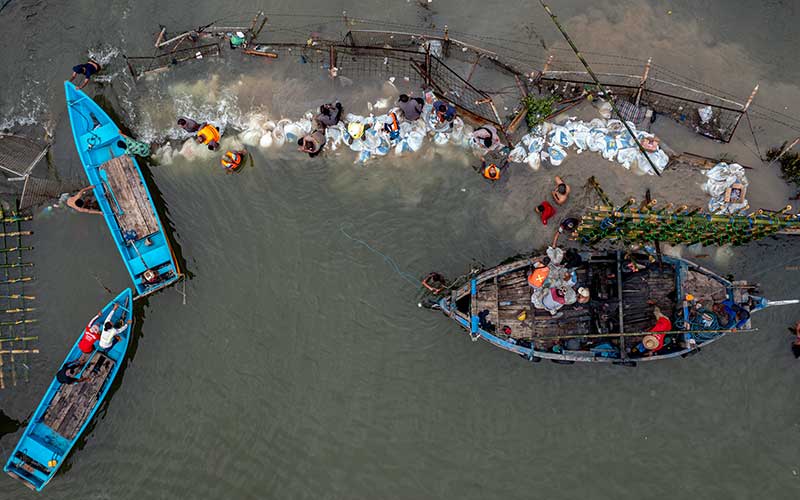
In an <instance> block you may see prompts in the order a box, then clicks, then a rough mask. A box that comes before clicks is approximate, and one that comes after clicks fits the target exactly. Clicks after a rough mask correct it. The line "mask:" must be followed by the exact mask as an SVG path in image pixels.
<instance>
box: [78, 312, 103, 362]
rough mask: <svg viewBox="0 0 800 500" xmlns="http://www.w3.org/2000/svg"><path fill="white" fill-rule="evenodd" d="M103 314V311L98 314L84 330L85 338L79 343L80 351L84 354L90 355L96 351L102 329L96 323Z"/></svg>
mask: <svg viewBox="0 0 800 500" xmlns="http://www.w3.org/2000/svg"><path fill="white" fill-rule="evenodd" d="M101 314H103V311H100V312H99V313H97V314H96V315H95V317H94V318H92V319H91V320H90V321H89V323H88V324H87V325H86V328H84V330H83V337H81V340H80V341H79V342H78V349H80V350H81V352H82V353H84V354H89V353H91V352H92V351H94V343H95V342H97V341H98V340H99V339H100V327H99V326H98V325H96V324H95V321H97V318H99V317H100V315H101Z"/></svg>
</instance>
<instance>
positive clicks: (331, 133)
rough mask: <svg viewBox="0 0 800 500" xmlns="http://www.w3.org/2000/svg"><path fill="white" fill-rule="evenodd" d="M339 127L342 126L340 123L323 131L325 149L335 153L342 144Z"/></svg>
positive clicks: (341, 133) (341, 132)
mask: <svg viewBox="0 0 800 500" xmlns="http://www.w3.org/2000/svg"><path fill="white" fill-rule="evenodd" d="M341 126H342V124H341V122H340V123H337V124H336V125H335V126H333V127H328V128H327V129H325V147H327V148H329V149H330V150H331V151H336V149H337V148H338V147H339V146H340V145H341V144H342V138H343V131H342V128H341Z"/></svg>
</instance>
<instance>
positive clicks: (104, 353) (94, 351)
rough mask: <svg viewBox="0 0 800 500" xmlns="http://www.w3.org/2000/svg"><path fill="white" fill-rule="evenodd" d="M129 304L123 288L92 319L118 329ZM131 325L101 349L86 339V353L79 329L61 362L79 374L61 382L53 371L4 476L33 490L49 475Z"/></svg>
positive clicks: (96, 397) (93, 402)
mask: <svg viewBox="0 0 800 500" xmlns="http://www.w3.org/2000/svg"><path fill="white" fill-rule="evenodd" d="M115 307H116V309H115ZM132 307H133V297H132V293H131V289H130V288H126V289H125V291H124V292H122V293H121V294H119V296H117V298H115V299H114V300H113V301H111V302H109V303H108V305H106V306H105V307H104V308H103V310H102V311H101V313H100V314H99V315H98V317H97V318H96V321H98V322H99V323H95V324H98V326H99V327H100V329H101V330H102V329H103V325H104V324H105V322H106V320H108V321H109V322H111V323H112V324H113V325H115V327H118V328H120V329H122V326H121V325H120V323H123V324H124V323H126V321H127V320H132V319H133V313H132ZM131 330H132V328H130V327H128V328H124V329H123V331H121V332H119V335H118V337H119V339H118V340H116V342H115V343H114V344H113V345H112V346H111V347H109V348H107V349H100V347H99V343H95V344H94V345H93V346H92V344H91V343H89V344H88V347H86V349H87V350H89V351H90V352H88V353H87V352H84V351H82V350H81V349H80V347H79V344H80V343H81V340H82V339H83V336H84V331H85V330H81V333H80V335H78V340H77V341H76V342H75V344H73V346H72V349H70V351H69V354H67V357H66V359H65V360H64V365H62V368H63V366H66V365H69V366H70V367H71V369H70V372H71V373H69V374H68V375H70V376H71V377H73V378H76V379H82V380H81V381H80V382H74V383H68V384H62V383H60V382H59V379H58V376H56V378H54V379H53V382H52V383H51V384H50V387H49V388H48V389H47V392H46V393H45V395H44V398H42V401H41V402H40V403H39V407H38V408H36V412H35V413H34V414H33V416H32V417H31V418H30V423H29V424H28V427H27V428H26V429H25V433H24V434H23V435H22V437H21V438H20V440H19V442H18V443H17V446H16V447H15V448H14V451H13V452H12V453H11V456H10V457H9V459H8V462H7V463H6V465H5V467H4V468H3V470H4V471H5V472H6V473H7V474H8V475H9V476H11V477H13V478H15V479H19V480H20V481H22V482H23V483H25V485H26V486H27V487H29V488H31V489H33V490H36V491H41V490H42V488H44V487H45V485H47V483H48V481H50V480H51V479H52V478H53V476H54V475H55V473H56V471H57V470H58V468H59V467H60V466H61V464H62V463H64V459H65V458H66V457H67V455H68V454H69V452H70V450H71V449H72V447H73V446H74V445H75V442H76V441H77V440H78V438H79V437H80V436H81V434H82V433H83V431H84V430H85V429H86V426H87V424H88V423H89V421H91V419H92V416H94V414H95V412H96V411H97V408H98V407H99V406H100V403H102V402H103V399H104V398H105V396H106V394H107V393H108V389H109V387H111V382H112V381H113V380H114V377H116V375H117V372H118V371H119V367H120V365H121V364H122V360H123V359H124V358H125V352H126V351H127V350H128V341H129V339H130V335H131Z"/></svg>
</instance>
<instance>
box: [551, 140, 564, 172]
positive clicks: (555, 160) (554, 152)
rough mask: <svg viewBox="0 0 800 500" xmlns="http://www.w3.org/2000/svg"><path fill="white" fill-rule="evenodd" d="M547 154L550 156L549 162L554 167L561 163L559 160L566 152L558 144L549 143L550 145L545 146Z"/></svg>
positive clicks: (562, 159) (562, 158)
mask: <svg viewBox="0 0 800 500" xmlns="http://www.w3.org/2000/svg"><path fill="white" fill-rule="evenodd" d="M547 154H548V156H549V157H550V164H551V165H553V166H554V167H557V166H559V165H561V162H563V161H564V158H566V157H567V152H566V151H564V148H562V147H561V146H559V145H558V144H551V145H550V147H549V148H547Z"/></svg>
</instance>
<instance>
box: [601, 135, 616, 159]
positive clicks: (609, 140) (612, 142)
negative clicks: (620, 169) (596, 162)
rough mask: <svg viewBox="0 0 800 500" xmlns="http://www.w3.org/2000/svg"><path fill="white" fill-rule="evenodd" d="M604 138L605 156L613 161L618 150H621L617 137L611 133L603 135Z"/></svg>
mask: <svg viewBox="0 0 800 500" xmlns="http://www.w3.org/2000/svg"><path fill="white" fill-rule="evenodd" d="M603 140H604V144H603V158H605V159H606V160H609V161H611V160H613V159H614V157H616V156H617V152H618V151H619V147H618V146H617V138H616V137H614V136H611V135H606V136H604V137H603Z"/></svg>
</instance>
